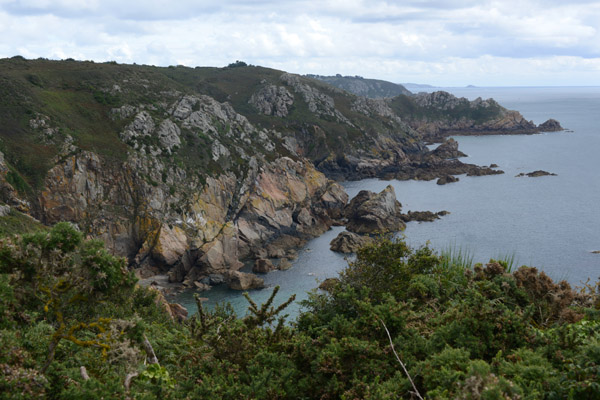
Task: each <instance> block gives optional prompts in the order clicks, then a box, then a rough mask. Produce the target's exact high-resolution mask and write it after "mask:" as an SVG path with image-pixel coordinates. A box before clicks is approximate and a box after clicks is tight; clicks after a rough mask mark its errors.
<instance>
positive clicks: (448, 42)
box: [0, 0, 600, 86]
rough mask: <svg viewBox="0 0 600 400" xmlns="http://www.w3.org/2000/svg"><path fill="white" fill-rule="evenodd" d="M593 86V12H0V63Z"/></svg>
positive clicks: (193, 5)
mask: <svg viewBox="0 0 600 400" xmlns="http://www.w3.org/2000/svg"><path fill="white" fill-rule="evenodd" d="M17 54H18V55H22V56H24V57H26V58H37V57H46V58H51V59H64V58H69V57H71V58H75V59H79V60H94V61H108V60H115V61H117V62H119V63H134V62H135V63H138V64H153V65H163V66H166V65H177V64H183V65H187V66H219V67H220V66H224V65H227V64H229V63H230V62H233V61H235V60H243V61H245V62H247V63H250V64H255V65H262V66H268V67H273V68H278V69H282V70H286V71H290V72H295V73H301V74H306V73H316V74H322V75H332V74H336V73H341V74H343V75H361V76H364V77H368V78H379V79H386V80H390V81H393V82H417V83H429V84H434V85H439V86H464V85H468V84H473V85H479V86H522V85H527V86H529V85H532V86H540V85H600V1H585V0H548V1H533V0H518V1H513V0H502V1H486V0H478V1H470V0H447V1H442V0H406V1H379V0H365V1H362V0H320V1H308V0H291V1H289V0H171V1H161V0H147V1H141V0H23V1H19V0H0V57H12V56H14V55H17Z"/></svg>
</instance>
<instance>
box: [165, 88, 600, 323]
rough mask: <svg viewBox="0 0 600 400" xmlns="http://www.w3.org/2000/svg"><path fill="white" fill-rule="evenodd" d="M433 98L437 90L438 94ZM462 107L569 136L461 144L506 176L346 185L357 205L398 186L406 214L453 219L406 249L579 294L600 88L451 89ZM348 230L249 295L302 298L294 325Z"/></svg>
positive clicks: (595, 271)
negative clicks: (509, 263) (359, 197)
mask: <svg viewBox="0 0 600 400" xmlns="http://www.w3.org/2000/svg"><path fill="white" fill-rule="evenodd" d="M432 90H437V89H432ZM443 90H446V91H449V92H451V93H453V94H455V95H457V96H460V97H467V98H469V99H471V100H472V99H475V98H477V97H482V98H490V97H492V98H494V99H496V100H497V101H498V102H499V103H500V104H501V105H503V106H504V107H506V108H509V109H514V110H518V111H520V112H521V113H522V114H523V116H524V117H525V118H526V119H528V120H533V121H534V122H535V123H536V124H539V123H541V122H544V121H546V120H547V119H549V118H555V119H557V120H559V121H560V122H561V124H562V126H563V127H564V128H566V129H567V130H566V131H563V132H552V133H543V134H537V135H514V136H507V135H503V136H464V137H461V136H456V137H455V139H456V140H458V142H459V145H460V146H459V147H460V149H461V151H463V152H464V153H466V154H467V155H468V157H467V158H464V159H463V161H465V162H469V163H474V164H478V165H489V164H491V163H495V164H498V166H499V168H500V169H502V170H503V171H505V174H503V175H493V176H484V177H467V176H459V178H460V181H459V182H456V183H452V184H448V185H443V186H440V185H436V183H435V181H429V182H424V181H380V180H376V179H369V180H363V181H356V182H345V183H344V187H345V188H346V191H347V192H348V194H349V195H350V197H352V196H354V195H355V194H356V193H358V192H359V191H360V190H363V189H367V190H371V191H377V192H378V191H381V190H382V189H383V188H385V187H386V186H387V185H388V184H391V185H393V186H394V189H395V191H396V195H397V197H398V200H399V201H400V202H401V203H402V205H403V210H404V212H406V211H408V210H412V211H416V210H431V211H439V210H448V211H450V214H449V215H447V216H445V217H443V218H442V219H440V220H438V221H435V222H423V223H416V222H411V223H409V224H408V226H407V229H406V230H405V231H404V232H402V233H401V234H400V235H403V236H404V237H405V239H406V240H407V242H408V243H410V244H411V245H413V246H421V245H424V244H426V243H429V244H430V245H431V246H432V247H433V248H434V249H437V250H443V249H447V248H455V249H461V250H462V251H467V252H469V253H470V254H471V255H472V256H473V258H474V261H475V262H484V263H485V262H486V261H488V260H489V259H490V258H504V257H514V259H515V266H519V265H529V266H535V267H537V268H539V269H541V270H543V271H545V272H546V273H547V274H548V275H550V276H551V277H552V278H554V279H566V280H568V281H569V282H571V283H572V284H580V283H581V282H584V281H586V280H587V279H588V278H589V279H591V280H592V281H596V280H597V279H598V278H599V277H600V254H592V251H593V250H600V212H599V206H598V205H599V204H600V177H599V172H600V87H528V88H523V87H519V88H472V87H470V88H445V89H443ZM539 169H542V170H546V171H549V172H552V173H555V174H557V176H545V177H538V178H529V177H520V178H517V177H515V175H517V174H519V173H522V172H525V173H527V172H531V171H534V170H539ZM342 230H343V228H340V227H336V228H333V229H332V230H330V231H329V232H327V233H325V234H324V235H323V236H321V237H319V238H316V239H314V240H312V241H310V242H309V243H308V244H307V245H306V246H305V247H304V248H303V249H302V250H301V251H300V252H299V257H298V258H297V259H296V260H295V261H294V262H293V266H292V268H291V269H290V270H288V271H275V272H272V273H269V274H267V275H265V276H264V278H265V283H266V284H267V285H268V286H269V287H268V288H267V289H263V290H255V291H251V292H250V296H251V297H252V299H253V300H254V301H256V302H258V303H261V302H264V301H265V300H267V299H268V297H269V296H270V294H271V292H272V290H273V287H274V286H275V285H279V286H280V287H281V290H280V293H279V294H278V297H277V299H276V303H280V302H283V301H285V300H286V299H287V298H288V297H289V296H290V295H292V294H296V296H297V301H296V302H295V303H294V304H293V305H292V306H290V307H289V308H288V309H287V312H288V313H289V314H290V316H291V317H293V316H295V315H296V314H297V313H298V312H299V310H300V305H299V304H298V300H302V299H305V298H307V296H308V294H307V291H309V290H313V289H314V288H316V287H317V286H318V282H319V281H322V280H324V279H325V278H328V277H335V276H336V275H337V273H338V272H339V271H340V270H342V269H343V268H344V267H345V266H346V265H347V261H346V260H345V258H344V257H343V256H342V255H340V254H336V253H333V252H331V251H330V250H329V242H330V241H331V240H332V239H333V238H334V237H335V236H337V234H338V233H339V232H341V231H342ZM201 296H203V297H207V298H208V300H207V301H206V302H205V305H206V307H207V308H209V309H210V308H213V307H214V306H215V304H217V303H223V302H230V303H231V304H232V306H233V307H234V309H235V310H236V312H237V313H238V315H244V313H245V310H246V308H247V305H248V303H247V301H246V299H245V298H244V297H243V296H242V294H241V293H239V292H235V291H232V290H229V289H227V288H225V287H215V288H213V289H212V290H210V291H208V292H202V293H201ZM174 300H175V301H178V302H180V303H182V304H183V305H184V306H185V307H186V308H188V310H189V311H190V313H193V312H195V309H196V306H195V304H194V301H193V297H192V293H191V292H185V293H182V294H180V295H179V296H178V297H177V298H175V299H174Z"/></svg>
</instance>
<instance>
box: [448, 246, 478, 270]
mask: <svg viewBox="0 0 600 400" xmlns="http://www.w3.org/2000/svg"><path fill="white" fill-rule="evenodd" d="M473 258H474V256H473V252H472V251H470V250H468V249H466V248H464V247H458V246H456V244H453V245H448V247H446V248H445V249H443V250H442V251H441V263H440V266H441V267H442V268H443V269H450V268H463V269H471V268H473Z"/></svg>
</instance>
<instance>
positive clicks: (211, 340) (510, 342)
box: [0, 223, 600, 399]
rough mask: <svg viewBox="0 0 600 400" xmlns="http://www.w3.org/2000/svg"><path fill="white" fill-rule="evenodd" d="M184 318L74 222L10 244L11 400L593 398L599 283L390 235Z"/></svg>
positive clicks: (599, 353)
mask: <svg viewBox="0 0 600 400" xmlns="http://www.w3.org/2000/svg"><path fill="white" fill-rule="evenodd" d="M276 295H277V290H276V289H275V290H274V291H273V294H272V296H271V298H270V299H269V301H268V302H267V303H265V304H263V305H257V304H254V303H253V302H252V301H250V300H249V301H250V303H249V311H248V313H247V315H246V316H244V317H241V318H240V317H236V316H235V315H234V314H233V312H232V310H231V309H230V308H229V307H227V306H226V305H225V306H223V307H219V308H217V309H216V310H214V311H211V312H208V311H206V310H203V308H202V306H201V301H200V299H199V305H200V307H199V313H198V314H197V315H194V316H193V317H191V318H189V319H187V320H185V319H178V318H177V317H173V313H172V311H173V310H172V309H171V308H169V305H168V304H165V302H164V299H162V300H161V297H160V294H159V293H157V292H156V291H152V290H150V289H147V288H141V287H138V286H136V285H135V278H134V277H133V276H132V274H131V273H130V272H129V271H128V270H127V268H126V262H125V260H124V259H121V258H116V257H114V256H112V255H110V254H109V253H108V252H107V251H106V250H105V249H104V248H103V247H102V246H101V244H100V243H99V242H97V241H89V240H85V239H83V237H82V234H81V232H79V231H77V230H76V229H75V228H74V227H73V226H72V225H70V224H68V223H60V224H58V225H56V226H55V227H53V228H52V229H51V230H50V231H48V232H41V233H32V234H24V235H21V236H12V237H10V238H4V239H2V240H1V241H0V315H1V317H2V318H1V319H0V348H2V352H0V397H1V398H3V399H32V398H50V399H55V398H56V399H58V398H60V399H81V398H123V399H153V398H159V399H179V398H182V399H183V398H186V399H193V398H198V399H200V398H211V399H219V398H223V399H248V398H252V399H299V398H304V399H317V398H321V399H340V398H341V399H355V398H360V399H388V398H389V399H397V398H405V399H416V398H430V399H457V398H461V399H597V398H598V397H599V396H600V384H599V383H598V382H599V376H598V374H599V372H600V365H599V360H600V333H599V332H600V330H599V329H598V328H599V327H600V298H599V293H598V287H597V286H593V285H588V287H587V288H583V289H573V288H571V287H570V285H569V284H568V283H566V282H558V283H557V282H553V281H552V280H551V279H550V278H549V277H547V276H546V275H545V274H544V273H543V272H539V271H538V270H537V269H535V268H531V267H526V266H523V267H520V268H518V269H516V268H514V267H513V266H512V265H510V263H509V262H507V261H502V260H500V261H498V260H490V262H489V263H487V264H485V265H482V264H475V265H470V264H469V263H467V262H466V260H465V259H464V258H461V257H460V256H459V255H456V254H455V255H454V256H453V255H452V254H442V255H439V254H436V253H435V252H434V251H433V250H432V249H430V248H427V247H423V248H418V249H411V248H409V247H408V246H407V245H406V244H405V243H404V242H401V241H393V240H389V239H386V238H381V239H379V240H378V241H376V242H375V243H373V244H370V245H367V246H366V247H364V248H362V249H361V250H359V251H358V254H357V258H356V260H355V261H353V262H351V263H350V264H349V265H348V268H347V269H346V270H345V271H343V272H342V273H341V274H340V277H339V279H338V280H334V281H330V282H329V284H328V285H327V291H318V292H314V293H313V294H312V296H311V298H310V300H308V301H306V302H305V304H304V307H305V311H304V312H303V313H301V314H300V316H299V317H298V319H297V320H296V321H287V323H285V320H284V316H283V313H284V312H285V307H286V304H287V303H288V302H289V301H291V300H292V299H290V300H288V302H284V303H283V304H282V305H281V306H279V307H275V306H273V300H274V297H275V296H276Z"/></svg>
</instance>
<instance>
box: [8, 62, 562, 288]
mask: <svg viewBox="0 0 600 400" xmlns="http://www.w3.org/2000/svg"><path fill="white" fill-rule="evenodd" d="M0 82H1V83H2V91H0V102H1V104H2V105H3V107H0V121H1V122H2V123H1V124H0V137H1V139H2V142H1V145H2V153H0V195H1V198H0V200H1V201H2V202H3V203H5V204H7V205H8V206H10V207H11V208H14V209H16V210H20V211H22V212H27V213H30V214H32V215H34V216H35V217H37V218H38V219H39V220H41V221H42V222H43V223H45V224H53V223H56V222H58V221H71V222H73V223H75V224H77V225H78V226H79V227H80V229H81V230H82V231H84V232H85V233H86V234H87V235H89V236H90V237H97V238H100V239H102V240H104V241H105V243H106V244H107V246H108V247H109V248H110V249H112V251H113V252H114V253H116V254H119V255H123V256H126V257H127V258H128V259H129V260H130V263H131V266H132V267H134V268H136V269H138V271H139V273H140V275H142V276H150V275H152V274H156V273H168V275H169V279H170V280H171V281H174V282H183V283H185V284H187V285H190V286H196V287H201V288H203V287H205V285H207V284H216V283H219V282H222V281H228V282H229V283H230V284H231V285H232V287H237V288H248V287H256V286H260V281H259V280H257V279H254V278H253V277H248V276H246V275H244V274H243V273H241V272H239V271H238V270H239V269H240V268H241V266H242V265H243V262H245V261H251V260H263V259H267V258H279V259H282V260H283V259H285V260H287V259H289V258H292V257H294V251H293V249H294V248H296V247H298V246H300V245H301V244H302V243H303V241H305V240H306V239H308V238H311V237H314V236H316V235H319V234H321V233H322V232H324V231H325V230H327V229H328V228H329V227H330V226H331V225H332V224H333V223H339V222H340V220H341V219H342V218H343V217H344V207H345V205H346V203H347V200H348V199H347V195H346V193H345V192H344V190H343V189H342V187H341V186H339V185H338V184H337V183H335V182H334V181H332V180H331V179H361V178H365V177H385V178H399V179H411V178H416V179H434V178H439V177H447V176H449V175H454V174H460V173H469V174H472V175H481V174H489V173H499V172H501V171H496V170H491V169H489V168H481V167H478V166H475V165H469V164H464V163H462V162H461V161H460V160H458V157H460V156H461V155H462V153H460V152H459V151H458V148H457V143H456V142H452V141H449V142H447V143H446V144H445V145H443V146H441V147H440V148H439V149H438V150H435V151H429V150H428V149H427V148H426V147H425V145H424V142H423V139H424V138H425V137H428V136H435V135H440V134H445V133H448V132H451V131H453V130H461V129H466V130H467V131H469V130H477V129H487V130H488V131H492V130H501V131H506V132H514V131H518V130H519V129H520V130H527V129H530V128H531V129H534V128H533V127H530V125H528V123H527V122H526V121H524V120H523V119H522V117H520V114H518V113H516V112H511V111H508V110H505V109H503V108H502V107H500V106H499V105H498V104H497V103H495V102H494V101H491V100H488V101H483V100H478V101H475V102H468V101H466V100H464V99H456V98H453V96H450V95H447V94H440V93H438V94H433V95H431V96H425V95H423V96H417V97H412V96H410V97H409V96H399V97H396V98H390V99H367V98H364V97H360V96H355V95H352V94H349V93H347V92H345V91H343V90H340V89H337V88H334V87H332V86H329V85H327V84H324V83H322V82H317V81H315V80H312V79H308V78H304V77H300V76H297V75H293V74H288V73H285V72H282V71H275V70H269V69H266V68H260V67H240V68H224V69H216V68H206V69H198V68H197V69H191V68H184V67H170V68H155V67H147V66H127V65H123V66H122V65H115V64H112V63H108V64H94V63H89V62H81V63H80V62H72V61H70V62H69V61H65V62H54V61H48V60H35V61H27V60H23V59H20V58H17V59H10V60H0ZM448 115H450V117H448ZM558 126H560V125H559V124H558ZM482 127H483V128H482ZM545 128H547V129H556V128H557V123H552V122H550V123H548V124H546V125H545ZM384 197H385V196H384ZM386 199H387V197H386ZM388 200H389V199H388ZM386 201H387V200H386ZM384 203H385V204H384ZM384 203H382V206H386V207H387V205H390V207H392V206H394V204H395V203H394V202H391V203H389V202H384ZM388 203H389V204H388ZM392 208H393V207H392ZM365 212H366V211H365ZM365 215H367V214H365ZM365 218H366V217H365ZM367 219H368V218H367ZM381 222H382V223H383V222H385V221H381ZM388 222H389V221H388ZM377 224H378V223H375V225H377ZM402 224H403V223H402V221H401V220H398V221H397V224H396V225H394V227H392V228H389V229H397V228H401V226H402ZM379 228H380V227H379ZM259 264H260V265H267V264H268V263H266V262H263V261H260V262H259ZM275 264H278V265H286V262H282V263H275Z"/></svg>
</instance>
